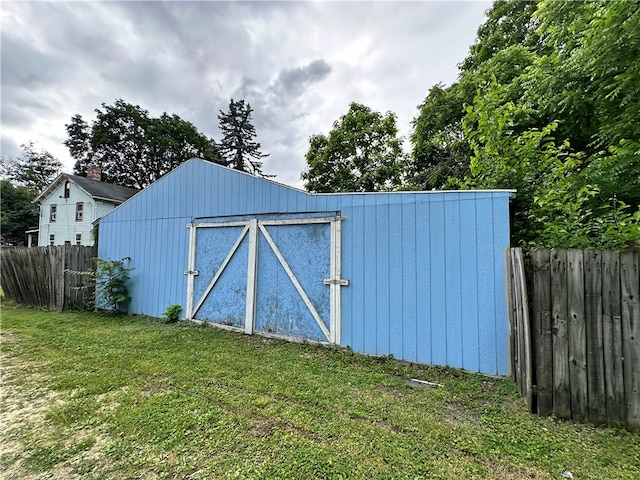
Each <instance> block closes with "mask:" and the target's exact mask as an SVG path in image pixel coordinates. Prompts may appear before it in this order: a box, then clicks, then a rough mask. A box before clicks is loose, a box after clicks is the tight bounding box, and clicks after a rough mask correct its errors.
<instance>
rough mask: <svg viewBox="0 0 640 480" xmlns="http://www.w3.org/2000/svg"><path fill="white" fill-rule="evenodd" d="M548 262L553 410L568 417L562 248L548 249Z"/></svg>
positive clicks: (567, 367) (565, 285)
mask: <svg viewBox="0 0 640 480" xmlns="http://www.w3.org/2000/svg"><path fill="white" fill-rule="evenodd" d="M550 264H551V312H552V318H553V320H552V328H553V330H552V339H553V410H554V412H555V414H556V415H558V416H559V417H561V418H571V396H570V383H569V338H568V325H567V315H568V313H567V252H566V250H558V249H553V250H551V254H550Z"/></svg>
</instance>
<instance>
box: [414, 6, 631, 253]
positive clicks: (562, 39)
mask: <svg viewBox="0 0 640 480" xmlns="http://www.w3.org/2000/svg"><path fill="white" fill-rule="evenodd" d="M487 15H488V19H487V21H486V22H485V24H484V25H483V26H481V27H480V29H479V30H478V40H477V42H476V44H474V46H473V47H472V48H471V52H470V54H469V56H468V57H467V59H465V61H464V62H463V63H462V64H461V65H460V67H459V68H460V76H459V79H458V82H456V83H455V84H453V85H452V86H450V87H447V88H442V87H441V86H436V87H434V88H433V89H432V90H431V91H430V92H429V96H428V97H427V99H426V100H425V102H424V103H423V104H422V105H421V106H420V112H419V116H418V117H417V118H416V119H415V120H414V132H413V134H412V136H411V140H412V143H413V147H414V148H413V152H412V158H411V165H410V167H411V168H410V177H411V180H412V181H413V182H414V183H416V184H418V185H420V186H422V187H423V188H424V187H425V186H426V187H428V186H430V185H432V186H434V187H437V188H442V187H443V186H444V187H448V188H451V187H452V186H458V187H462V188H515V189H517V190H518V193H517V196H516V200H515V202H514V215H515V220H514V229H513V231H514V237H515V240H516V241H517V242H519V243H521V244H527V245H536V246H565V247H584V246H598V247H611V248H622V247H624V246H625V245H627V244H630V243H634V242H635V243H640V227H639V225H638V220H640V209H638V207H639V204H640V140H638V139H640V126H639V125H640V124H639V123H638V122H637V117H638V112H639V111H640V100H639V98H640V96H639V95H638V87H637V85H638V84H640V60H639V59H640V37H639V36H638V34H637V32H638V31H640V4H638V3H637V2H623V1H611V2H597V1H585V2H555V1H549V0H545V1H542V2H535V3H534V2H532V3H528V2H522V1H519V0H518V1H516V0H508V1H503V0H499V1H496V2H495V3H494V5H493V7H492V9H491V10H489V12H488V14H487ZM460 146H466V147H467V150H464V149H462V148H455V147H460ZM467 154H468V157H467V158H465V155H467ZM452 165H453V166H455V167H456V168H451V166H452ZM429 182H431V183H429ZM636 211H637V213H634V212H636Z"/></svg>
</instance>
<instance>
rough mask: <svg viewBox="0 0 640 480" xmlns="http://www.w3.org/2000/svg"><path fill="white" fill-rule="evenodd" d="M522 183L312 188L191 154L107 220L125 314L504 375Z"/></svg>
mask: <svg viewBox="0 0 640 480" xmlns="http://www.w3.org/2000/svg"><path fill="white" fill-rule="evenodd" d="M512 195H513V192H511V191H505V190H493V191H451V192H442V191H431V192H395V193H344V194H309V193H307V192H304V191H302V190H298V189H295V188H292V187H289V186H286V185H282V184H279V183H277V182H274V181H271V180H269V179H264V178H258V177H254V176H252V175H248V174H245V173H242V172H238V171H235V170H231V169H229V168H226V167H222V166H220V165H216V164H213V163H210V162H207V161H204V160H199V159H192V160H189V161H188V162H186V163H184V164H182V165H181V166H180V167H178V168H176V169H175V170H174V171H172V172H171V173H169V174H167V175H166V176H164V177H163V178H161V179H160V180H158V181H157V182H155V183H154V184H153V185H151V186H149V187H148V188H146V189H145V190H143V191H142V192H140V193H138V194H137V195H135V196H134V197H132V198H131V199H129V200H128V201H127V202H125V203H123V204H122V205H120V206H119V207H118V208H116V209H115V210H113V211H112V212H110V213H109V214H107V215H105V216H104V217H103V218H102V219H101V220H100V227H99V244H98V245H99V246H98V255H99V257H100V258H103V259H112V260H116V259H120V258H123V257H130V258H131V266H132V267H133V268H134V270H133V272H132V275H131V277H132V278H131V284H130V289H129V290H130V294H131V296H132V301H131V304H130V306H129V310H130V311H131V312H133V313H139V314H147V315H153V316H160V315H161V314H162V312H163V311H164V309H165V308H166V307H167V306H168V305H170V304H173V303H178V304H181V305H182V306H183V308H184V312H185V315H186V318H189V319H193V320H202V321H206V322H210V323H211V324H214V325H217V326H220V327H223V328H230V329H234V330H239V331H244V332H246V333H249V334H251V333H254V332H255V333H261V334H265V335H274V336H278V337H283V338H295V339H306V340H312V341H320V342H327V343H333V344H338V345H343V346H347V345H348V346H350V347H351V348H352V349H353V350H354V351H356V352H362V353H367V354H373V355H390V354H392V355H393V356H394V358H397V359H402V360H406V361H410V362H418V363H425V364H434V365H449V366H452V367H457V368H463V369H466V370H469V371H473V372H482V373H486V374H500V375H503V374H506V373H508V366H509V352H508V332H509V328H508V319H507V312H506V289H505V278H504V260H503V258H504V253H503V252H504V248H505V247H506V246H508V245H509V200H510V198H511V197H512Z"/></svg>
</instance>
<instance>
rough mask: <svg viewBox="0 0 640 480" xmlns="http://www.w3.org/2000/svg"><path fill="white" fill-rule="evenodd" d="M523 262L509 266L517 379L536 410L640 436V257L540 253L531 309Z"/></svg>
mask: <svg viewBox="0 0 640 480" xmlns="http://www.w3.org/2000/svg"><path fill="white" fill-rule="evenodd" d="M519 255H521V252H520V251H519V249H511V251H510V255H509V256H508V262H507V266H508V272H509V275H508V276H509V280H510V282H509V284H510V287H509V288H508V290H509V292H510V295H509V298H511V299H512V301H511V305H510V308H509V310H510V318H511V324H512V327H513V330H512V336H513V345H514V350H513V353H514V358H513V360H514V374H515V378H516V379H517V381H518V384H519V387H520V391H521V392H522V393H523V394H524V395H525V396H526V397H527V398H529V399H530V407H531V408H532V410H533V411H537V412H538V413H540V414H541V415H550V414H554V415H556V416H558V417H560V418H566V419H573V420H576V421H580V422H591V423H595V424H609V425H616V424H621V425H625V426H626V427H627V428H629V429H632V430H640V254H639V253H636V252H625V253H616V252H610V251H596V250H576V249H572V250H563V249H553V250H534V251H533V252H532V254H531V261H530V265H531V269H532V273H533V274H532V278H533V286H532V287H533V288H532V289H531V292H532V295H531V304H530V308H529V309H527V307H526V304H527V296H526V287H525V288H523V284H524V276H525V275H524V270H523V269H520V268H519V267H520V266H521V265H522V264H523V263H524V262H522V261H521V260H517V257H518V256H519ZM527 313H530V315H529V316H528V318H527V316H526V314H527Z"/></svg>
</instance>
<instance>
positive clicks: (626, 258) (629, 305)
mask: <svg viewBox="0 0 640 480" xmlns="http://www.w3.org/2000/svg"><path fill="white" fill-rule="evenodd" d="M638 258H639V255H637V254H635V253H633V252H627V253H623V254H621V255H620V274H621V275H620V277H621V281H620V286H621V290H622V338H623V342H622V353H623V356H624V363H623V371H624V392H625V406H626V409H627V414H626V425H627V427H629V428H631V429H638V428H640V368H638V367H639V366H640V302H639V300H638V292H639V291H640V277H639V271H638Z"/></svg>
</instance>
